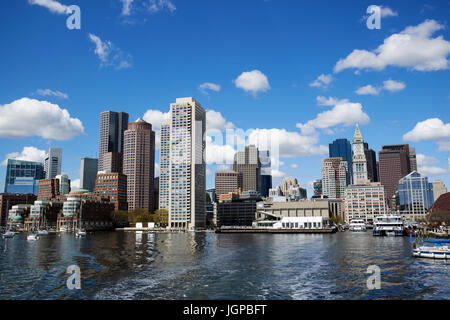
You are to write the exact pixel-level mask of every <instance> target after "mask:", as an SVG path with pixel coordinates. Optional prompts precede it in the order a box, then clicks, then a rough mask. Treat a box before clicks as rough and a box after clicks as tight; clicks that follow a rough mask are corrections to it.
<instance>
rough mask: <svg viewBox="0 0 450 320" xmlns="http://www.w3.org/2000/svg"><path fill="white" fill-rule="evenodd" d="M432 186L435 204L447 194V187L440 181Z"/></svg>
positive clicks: (434, 182) (436, 181)
mask: <svg viewBox="0 0 450 320" xmlns="http://www.w3.org/2000/svg"><path fill="white" fill-rule="evenodd" d="M432 184H433V196H434V199H433V202H435V201H436V200H437V199H438V198H439V197H440V196H441V195H443V194H444V193H447V187H446V186H445V184H444V182H443V181H442V180H435V181H433V182H432Z"/></svg>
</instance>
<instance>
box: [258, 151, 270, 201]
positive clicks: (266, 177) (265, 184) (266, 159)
mask: <svg viewBox="0 0 450 320" xmlns="http://www.w3.org/2000/svg"><path fill="white" fill-rule="evenodd" d="M259 160H260V162H261V196H262V197H268V196H269V189H270V188H272V168H271V165H272V163H271V162H272V160H271V158H270V151H269V150H262V151H259Z"/></svg>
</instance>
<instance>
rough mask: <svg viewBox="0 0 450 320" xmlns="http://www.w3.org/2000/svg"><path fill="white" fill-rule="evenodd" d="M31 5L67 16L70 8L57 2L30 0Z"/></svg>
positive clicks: (51, 0)
mask: <svg viewBox="0 0 450 320" xmlns="http://www.w3.org/2000/svg"><path fill="white" fill-rule="evenodd" d="M28 3H29V4H32V5H38V6H41V7H44V8H47V9H48V10H50V12H52V13H56V14H67V13H68V9H69V7H68V6H66V5H63V4H61V3H60V2H58V1H55V0H28Z"/></svg>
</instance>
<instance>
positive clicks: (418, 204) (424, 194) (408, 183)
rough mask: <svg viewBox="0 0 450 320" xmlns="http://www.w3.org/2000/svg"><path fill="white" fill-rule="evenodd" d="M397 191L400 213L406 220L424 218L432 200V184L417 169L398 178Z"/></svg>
mask: <svg viewBox="0 0 450 320" xmlns="http://www.w3.org/2000/svg"><path fill="white" fill-rule="evenodd" d="M398 193H399V210H400V213H401V214H402V215H403V217H405V218H407V219H408V220H418V219H422V218H425V216H426V214H427V211H428V209H429V208H430V207H431V206H432V204H433V201H434V196H433V184H432V183H429V182H428V178H427V177H425V176H423V175H421V174H420V173H418V172H417V171H413V172H411V173H410V174H408V175H407V176H405V177H403V178H401V179H400V181H399V184H398Z"/></svg>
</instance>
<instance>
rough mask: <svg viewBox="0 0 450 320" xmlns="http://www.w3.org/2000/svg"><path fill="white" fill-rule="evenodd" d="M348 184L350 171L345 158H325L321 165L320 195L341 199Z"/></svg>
mask: <svg viewBox="0 0 450 320" xmlns="http://www.w3.org/2000/svg"><path fill="white" fill-rule="evenodd" d="M349 184H350V171H349V168H348V162H347V160H346V159H345V158H341V157H338V158H326V159H324V161H323V165H322V193H323V195H324V196H326V197H328V198H336V199H342V198H343V197H344V191H345V188H346V187H347V186H348V185H349Z"/></svg>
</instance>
